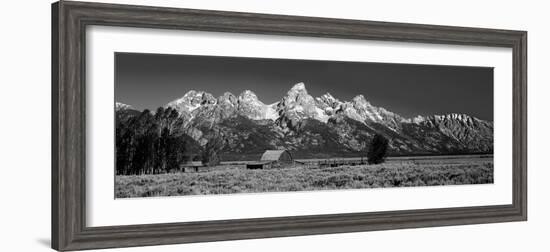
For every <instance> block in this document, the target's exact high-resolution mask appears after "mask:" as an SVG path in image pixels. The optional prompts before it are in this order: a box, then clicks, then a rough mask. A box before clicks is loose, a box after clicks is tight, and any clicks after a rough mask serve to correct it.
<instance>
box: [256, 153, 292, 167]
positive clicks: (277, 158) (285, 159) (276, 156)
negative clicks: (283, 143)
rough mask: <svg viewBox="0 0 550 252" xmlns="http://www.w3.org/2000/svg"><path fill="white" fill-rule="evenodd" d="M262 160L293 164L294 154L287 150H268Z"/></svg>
mask: <svg viewBox="0 0 550 252" xmlns="http://www.w3.org/2000/svg"><path fill="white" fill-rule="evenodd" d="M260 161H273V162H277V163H280V164H292V155H291V154H290V152H288V151H287V150H266V151H265V152H264V154H263V155H262V158H261V159H260Z"/></svg>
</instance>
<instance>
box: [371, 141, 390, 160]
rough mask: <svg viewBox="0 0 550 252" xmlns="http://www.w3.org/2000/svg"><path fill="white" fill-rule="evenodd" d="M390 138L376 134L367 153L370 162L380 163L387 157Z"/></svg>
mask: <svg viewBox="0 0 550 252" xmlns="http://www.w3.org/2000/svg"><path fill="white" fill-rule="evenodd" d="M388 142H389V141H388V139H387V138H385V137H384V136H382V135H380V134H376V135H374V138H373V139H372V141H371V143H370V148H369V152H368V153H367V159H368V160H367V161H368V162H369V164H380V163H383V162H384V161H385V159H386V153H387V151H388Z"/></svg>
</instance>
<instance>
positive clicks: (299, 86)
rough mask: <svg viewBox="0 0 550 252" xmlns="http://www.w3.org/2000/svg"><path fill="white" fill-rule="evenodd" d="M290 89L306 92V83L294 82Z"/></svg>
mask: <svg viewBox="0 0 550 252" xmlns="http://www.w3.org/2000/svg"><path fill="white" fill-rule="evenodd" d="M290 90H295V91H305V92H307V90H306V84H304V83H303V82H298V83H296V84H294V86H293V87H292V88H291V89H290Z"/></svg>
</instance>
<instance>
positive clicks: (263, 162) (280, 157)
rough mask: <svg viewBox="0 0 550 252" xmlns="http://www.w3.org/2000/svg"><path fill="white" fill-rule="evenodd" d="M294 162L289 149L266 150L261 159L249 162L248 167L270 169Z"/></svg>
mask: <svg viewBox="0 0 550 252" xmlns="http://www.w3.org/2000/svg"><path fill="white" fill-rule="evenodd" d="M293 164H294V160H293V159H292V155H291V154H290V152H289V151H287V150H266V151H265V152H264V154H263V155H262V157H261V158H260V161H258V162H252V163H248V164H247V165H246V168H248V169H269V168H272V167H286V166H291V165H293Z"/></svg>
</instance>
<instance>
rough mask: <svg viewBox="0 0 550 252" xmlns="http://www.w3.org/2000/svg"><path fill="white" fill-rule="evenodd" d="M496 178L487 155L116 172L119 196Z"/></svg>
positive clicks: (454, 182) (453, 182)
mask: <svg viewBox="0 0 550 252" xmlns="http://www.w3.org/2000/svg"><path fill="white" fill-rule="evenodd" d="M487 183H493V158H492V155H489V156H480V155H477V156H471V155H470V156H459V157H457V156H454V157H416V158H405V157H400V158H389V159H388V160H387V162H386V163H383V164H378V165H357V166H339V167H325V168H311V166H307V167H305V166H295V167H292V168H284V169H267V170H247V169H245V168H244V165H242V164H222V165H220V166H219V167H214V169H212V170H211V171H208V172H198V173H169V174H158V175H129V176H116V179H115V195H116V197H117V198H129V197H152V196H173V195H205V194H230V193H256V192H286V191H312V190H334V189H360V188H380V187H407V186H434V185H461V184H487Z"/></svg>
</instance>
